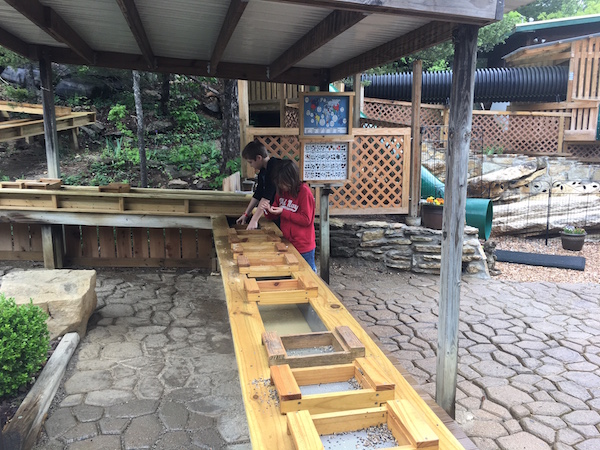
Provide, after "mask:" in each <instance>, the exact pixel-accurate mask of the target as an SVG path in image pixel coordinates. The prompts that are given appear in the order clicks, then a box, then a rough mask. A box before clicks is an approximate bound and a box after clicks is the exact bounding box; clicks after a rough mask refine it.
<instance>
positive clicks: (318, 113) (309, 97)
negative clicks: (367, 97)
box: [299, 92, 354, 139]
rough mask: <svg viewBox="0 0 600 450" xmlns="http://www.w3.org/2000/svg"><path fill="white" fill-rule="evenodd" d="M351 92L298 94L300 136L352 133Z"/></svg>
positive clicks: (336, 135)
mask: <svg viewBox="0 0 600 450" xmlns="http://www.w3.org/2000/svg"><path fill="white" fill-rule="evenodd" d="M353 95H354V93H353V92H305V93H302V94H300V111H299V116H300V137H308V136H331V137H336V138H337V139H340V137H343V136H351V135H352V97H353Z"/></svg>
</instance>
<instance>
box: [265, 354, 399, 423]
mask: <svg viewBox="0 0 600 450" xmlns="http://www.w3.org/2000/svg"><path fill="white" fill-rule="evenodd" d="M270 370H271V382H272V383H273V385H274V386H275V389H276V391H277V394H278V396H279V409H280V411H281V413H282V414H285V413H288V412H291V411H300V410H302V409H305V410H307V411H308V412H310V413H311V414H323V413H329V412H335V411H344V410H349V409H362V408H373V407H377V406H381V404H382V403H385V402H386V401H388V400H393V399H394V388H395V387H396V386H395V384H394V383H393V382H391V381H390V380H389V379H388V377H387V376H386V375H385V374H384V373H383V372H382V371H381V370H380V369H379V367H378V366H377V364H376V363H374V362H373V360H372V359H370V358H357V359H355V360H354V362H353V363H352V364H340V365H335V366H322V367H307V368H298V369H291V368H290V366H289V365H288V364H283V365H281V366H271V368H270ZM352 378H355V379H356V381H357V382H358V384H359V385H360V387H361V388H360V389H356V390H345V391H338V392H328V393H317V394H309V395H303V394H302V392H301V390H300V386H307V385H314V384H329V383H336V382H343V381H348V380H350V379H352Z"/></svg>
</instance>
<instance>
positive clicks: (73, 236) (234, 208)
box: [0, 187, 249, 268]
mask: <svg viewBox="0 0 600 450" xmlns="http://www.w3.org/2000/svg"><path fill="white" fill-rule="evenodd" d="M248 200H249V198H248V196H247V195H243V194H233V193H222V192H207V191H204V192H201V191H165V190H160V189H132V190H131V192H129V193H104V192H99V191H98V188H94V187H62V188H61V189H59V190H51V191H42V190H37V189H31V190H30V189H27V190H21V189H0V260H33V261H45V262H46V261H47V260H48V259H50V260H52V259H53V258H48V255H47V254H46V255H45V252H55V251H61V250H60V248H57V246H53V245H52V244H51V243H49V240H51V237H48V236H51V234H50V232H49V231H48V229H49V228H51V227H54V231H56V225H64V228H63V229H64V235H63V234H62V231H63V230H60V231H61V233H60V234H61V235H62V237H64V250H65V253H64V255H63V256H64V257H63V260H64V263H65V265H67V266H112V267H115V266H118V267H150V266H152V267H201V268H212V266H213V264H214V257H213V251H212V233H211V226H212V225H211V222H210V217H211V216H212V215H214V214H227V215H231V216H236V217H237V216H238V215H240V214H241V213H242V212H243V211H244V208H246V206H247V204H248ZM45 231H47V232H46V233H45ZM58 247H61V248H62V247H63V246H62V245H60V246H58Z"/></svg>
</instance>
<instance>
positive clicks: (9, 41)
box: [0, 28, 31, 56]
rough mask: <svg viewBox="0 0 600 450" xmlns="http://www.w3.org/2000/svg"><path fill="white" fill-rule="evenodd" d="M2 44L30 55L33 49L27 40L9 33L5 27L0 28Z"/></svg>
mask: <svg viewBox="0 0 600 450" xmlns="http://www.w3.org/2000/svg"><path fill="white" fill-rule="evenodd" d="M0 45H1V46H2V47H6V48H7V49H9V50H12V51H13V52H16V53H19V54H21V55H24V56H29V53H30V50H31V49H30V46H29V44H27V42H25V41H23V40H22V39H19V38H18V37H17V36H15V35H14V34H12V33H9V32H8V31H6V30H5V29H4V28H0Z"/></svg>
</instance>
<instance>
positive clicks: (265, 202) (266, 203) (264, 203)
mask: <svg viewBox="0 0 600 450" xmlns="http://www.w3.org/2000/svg"><path fill="white" fill-rule="evenodd" d="M269 206H270V203H269V200H267V199H266V198H263V199H261V201H260V203H259V204H258V207H259V208H260V209H262V210H263V211H268V210H269Z"/></svg>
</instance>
